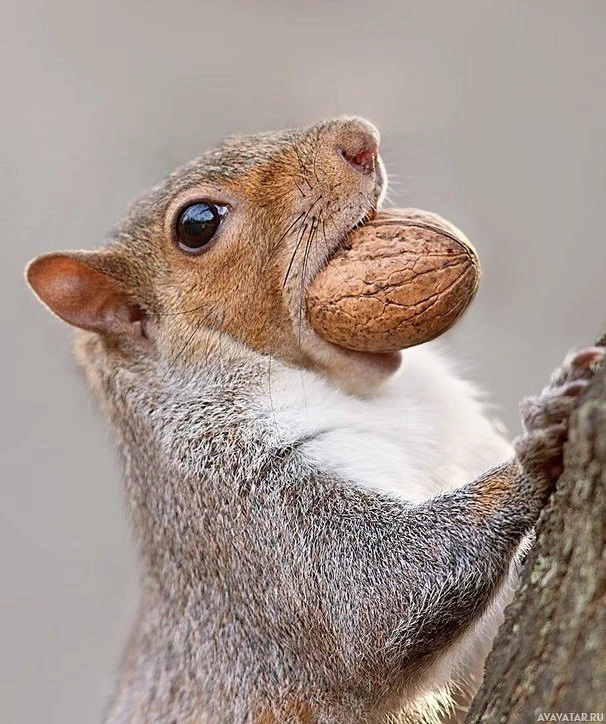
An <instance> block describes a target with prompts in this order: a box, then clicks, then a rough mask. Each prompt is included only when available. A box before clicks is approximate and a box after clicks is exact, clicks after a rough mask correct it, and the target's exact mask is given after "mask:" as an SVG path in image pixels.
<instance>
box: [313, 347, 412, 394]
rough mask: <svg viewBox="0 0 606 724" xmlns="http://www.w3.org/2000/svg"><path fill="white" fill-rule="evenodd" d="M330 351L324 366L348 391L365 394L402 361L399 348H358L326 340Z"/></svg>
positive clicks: (391, 373)
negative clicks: (351, 348) (395, 349)
mask: <svg viewBox="0 0 606 724" xmlns="http://www.w3.org/2000/svg"><path fill="white" fill-rule="evenodd" d="M325 344H327V345H328V346H329V348H332V349H331V351H332V354H331V355H330V358H332V359H330V360H329V361H328V364H325V369H326V371H327V372H328V374H329V376H330V377H331V378H332V379H334V380H335V381H336V382H338V383H339V384H340V385H341V386H342V387H344V388H346V389H347V390H348V391H349V392H353V393H355V394H362V395H363V394H365V393H368V392H370V391H372V390H373V389H374V388H376V387H378V386H379V385H381V384H382V383H383V382H385V381H386V380H387V379H388V378H389V377H391V376H392V375H393V374H395V373H396V372H397V371H398V369H399V368H400V365H401V363H402V353H401V352H384V353H378V352H357V351H354V350H349V349H345V348H344V347H339V346H338V345H335V344H332V343H330V342H326V343H325Z"/></svg>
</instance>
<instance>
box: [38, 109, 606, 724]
mask: <svg viewBox="0 0 606 724" xmlns="http://www.w3.org/2000/svg"><path fill="white" fill-rule="evenodd" d="M378 147H379V136H378V133H377V131H376V129H375V128H374V127H373V126H372V125H371V124H369V123H368V122H366V121H364V120H362V119H358V118H341V119H336V120H331V121H326V122H321V123H318V124H315V125H312V126H310V127H307V128H303V129H295V130H289V131H281V132H276V133H264V134H259V135H255V136H248V137H238V138H233V139H230V140H228V141H227V142H225V143H224V144H223V145H221V146H219V147H218V148H216V149H213V150H211V151H208V152H206V153H205V154H203V155H202V156H200V157H199V158H197V159H196V160H194V161H192V162H191V163H189V164H188V165H186V166H184V167H183V168H180V169H178V170H176V171H175V172H174V173H172V174H171V175H170V176H169V177H168V178H167V179H166V180H165V181H164V182H163V183H161V184H160V185H158V186H156V187H155V188H153V189H152V190H151V191H150V192H149V193H147V194H146V195H145V196H143V197H142V198H140V199H139V200H137V201H136V202H134V204H133V205H132V206H131V208H130V210H129V213H128V215H127V216H126V218H125V219H124V221H122V223H121V224H120V225H119V226H118V227H117V229H116V230H115V233H114V234H113V237H112V238H111V239H110V240H109V242H108V244H107V246H105V247H104V248H101V249H99V250H96V251H74V252H61V253H53V254H48V255H45V256H42V257H39V258H37V259H35V260H34V261H33V262H31V263H30V265H29V267H28V269H27V278H28V281H29V283H30V284H31V286H32V288H33V289H34V291H35V292H36V293H37V295H38V296H39V297H40V299H41V300H42V301H43V302H44V303H45V304H46V305H47V306H48V307H49V308H50V309H51V310H52V311H53V312H54V313H55V314H57V315H58V316H59V317H61V318H62V319H64V320H65V321H66V322H69V323H70V324H72V325H74V326H76V327H77V328H79V329H80V330H82V331H80V333H79V334H78V338H77V343H76V355H77V359H78V361H79V363H80V364H81V365H82V367H83V368H84V370H85V371H86V375H87V378H88V380H89V382H90V384H91V386H92V388H93V389H94V391H95V393H96V395H97V397H98V399H99V400H100V402H101V404H102V407H103V409H104V410H105V412H106V414H107V415H108V416H109V418H110V420H111V422H112V424H113V427H114V429H115V433H116V437H117V442H118V447H119V450H120V455H121V457H122V460H123V462H124V471H125V488H126V497H127V501H128V506H129V508H130V512H131V515H132V520H133V524H134V528H135V531H136V535H137V539H138V543H139V547H140V565H141V575H142V578H141V586H142V596H141V602H140V607H139V613H138V618H137V622H136V625H135V628H134V630H133V632H132V635H131V638H130V641H129V643H128V646H127V649H126V652H125V655H124V659H123V662H122V666H121V673H120V675H119V678H118V681H117V684H116V689H115V693H114V695H113V698H112V701H111V703H110V704H109V707H108V711H107V721H108V722H129V723H139V722H146V723H149V722H186V723H189V722H196V723H213V724H214V723H217V724H220V723H222V722H228V723H232V722H233V723H234V724H239V723H244V722H255V723H257V722H258V723H262V724H272V723H274V722H275V723H277V722H302V723H307V724H311V723H312V722H313V723H315V722H318V723H324V724H329V723H341V722H343V723H349V722H425V721H427V722H432V721H442V720H452V719H454V718H456V717H457V716H460V712H459V713H457V712H454V713H453V701H459V700H460V701H459V703H461V702H463V704H464V702H465V701H466V698H468V696H470V695H471V694H472V693H473V691H474V689H475V687H476V686H477V684H478V681H479V678H480V677H481V672H482V666H483V661H484V658H485V656H486V653H487V651H488V649H489V648H490V643H491V639H492V637H493V636H494V633H495V631H496V627H497V626H498V622H499V619H500V614H501V611H502V608H503V606H504V605H505V603H506V602H507V600H508V599H509V597H510V596H511V591H512V587H513V585H514V582H515V576H516V565H517V563H516V561H517V559H518V557H519V554H520V552H521V551H522V550H523V549H524V546H525V545H527V541H528V538H527V536H528V534H529V533H530V532H531V530H532V528H533V526H534V524H535V522H536V520H537V518H538V516H539V513H540V511H541V509H542V507H543V506H544V504H545V501H546V500H547V498H548V496H549V494H550V492H551V490H552V489H553V486H554V484H555V481H556V479H557V477H558V475H559V472H560V470H561V464H562V463H561V460H562V446H563V443H564V441H565V440H566V435H567V426H568V419H569V415H570V414H571V411H572V410H573V409H574V407H575V405H576V404H577V399H578V395H579V394H580V393H581V392H582V390H583V389H584V387H585V386H586V384H587V381H588V380H589V379H590V378H591V376H592V370H593V368H594V364H595V363H596V362H598V361H600V360H601V359H602V358H603V355H604V350H603V349H601V348H597V347H590V348H588V349H586V350H583V351H581V352H578V353H576V354H571V355H569V356H568V357H567V358H566V360H565V362H564V364H563V366H562V367H561V368H560V369H559V370H557V371H556V372H555V373H554V375H553V376H552V379H551V382H550V384H549V385H548V386H547V387H546V388H545V389H544V390H543V392H542V393H541V394H540V395H538V396H537V397H534V398H528V399H527V400H525V401H524V403H523V404H522V406H521V410H522V418H523V422H524V432H523V434H522V436H521V437H519V438H518V439H517V441H516V442H515V452H514V450H512V448H511V447H510V445H509V444H508V443H507V442H506V441H505V440H504V438H503V437H502V436H501V434H500V433H498V432H497V431H496V429H495V428H494V426H493V425H492V423H491V422H490V421H489V419H488V418H487V416H486V415H485V412H484V410H483V408H482V405H481V404H480V403H479V401H478V399H477V396H476V394H475V391H474V389H473V387H472V386H471V385H469V384H468V383H467V382H464V381H463V380H461V379H460V378H459V377H458V376H457V375H456V373H455V372H454V371H453V369H452V365H451V364H449V363H448V361H447V360H446V359H445V358H444V357H443V356H442V355H441V354H439V353H438V352H436V351H435V349H433V347H432V346H431V345H430V346H421V347H418V348H413V349H410V350H407V351H405V352H404V353H394V354H390V355H379V354H370V353H361V352H351V351H347V350H345V349H342V348H339V347H337V346H334V345H332V344H329V343H328V342H325V341H323V340H322V339H320V338H319V337H318V336H317V335H316V334H315V333H314V332H313V331H312V329H311V327H310V326H309V325H308V323H307V321H306V319H305V314H304V313H303V311H302V310H303V308H304V298H305V291H306V289H307V287H308V286H309V284H310V282H311V281H312V280H313V279H314V277H315V276H316V275H317V273H318V272H319V271H320V270H321V269H322V268H323V266H324V265H325V264H326V262H327V260H328V259H329V258H330V257H331V255H332V254H334V253H335V251H336V250H337V249H338V248H339V245H340V244H341V243H342V241H343V239H344V237H345V236H346V234H347V233H348V232H349V231H350V230H351V229H353V228H354V227H356V226H357V225H358V224H360V223H362V222H363V221H364V220H365V219H367V218H369V216H370V215H372V213H373V211H374V210H375V209H376V208H377V207H379V206H380V204H381V203H382V200H383V197H384V194H385V188H386V183H387V181H386V176H385V171H384V168H383V165H382V163H381V161H380V157H379V156H378ZM463 704H461V706H463Z"/></svg>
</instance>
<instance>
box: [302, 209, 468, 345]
mask: <svg viewBox="0 0 606 724" xmlns="http://www.w3.org/2000/svg"><path fill="white" fill-rule="evenodd" d="M479 280H480V266H479V261H478V257H477V254H476V252H475V250H474V248H473V247H472V246H471V244H470V243H469V241H468V240H467V239H466V238H465V236H464V235H463V234H462V233H461V232H460V231H459V230H458V229H457V228H455V227H454V226H452V224H450V223H449V222H447V221H446V220H445V219H442V218H441V217H439V216H437V215H436V214H432V213H429V212H426V211H419V210H418V209H390V210H388V211H383V212H379V213H377V214H376V216H375V217H374V218H373V219H372V221H369V222H368V223H366V224H365V225H364V226H362V227H360V228H359V229H357V230H356V231H353V232H352V233H351V234H349V236H348V237H347V239H346V241H345V242H344V244H343V246H342V248H341V249H339V251H338V252H337V254H336V255H335V256H334V258H333V259H331V260H330V262H329V263H328V264H327V266H326V267H325V268H324V269H323V270H322V271H321V272H320V273H319V274H318V276H317V277H316V279H315V280H314V281H313V283H312V284H311V286H310V288H309V290H308V293H307V312H308V316H309V320H310V323H311V326H312V327H313V329H314V330H315V331H316V333H317V334H318V335H320V336H321V337H322V338H323V339H325V340H327V341H328V342H332V343H334V344H337V345H339V346H341V347H345V348H347V349H351V350H357V351H360V352H393V351H395V350H399V349H404V348H406V347H412V346H413V345H417V344H421V343H423V342H428V341H429V340H431V339H434V338H435V337H437V336H439V335H440V334H442V333H444V332H445V331H446V330H447V329H449V328H450V327H451V326H452V325H453V324H454V323H455V322H456V320H457V319H458V318H459V317H460V316H461V314H462V313H463V312H464V311H465V309H466V308H467V307H468V305H469V303H470V302H471V300H472V299H473V297H474V295H475V293H476V290H477V288H478V283H479Z"/></svg>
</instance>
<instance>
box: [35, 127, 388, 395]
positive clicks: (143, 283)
mask: <svg viewBox="0 0 606 724" xmlns="http://www.w3.org/2000/svg"><path fill="white" fill-rule="evenodd" d="M378 143H379V137H378V133H377V131H376V129H375V128H374V127H373V126H372V125H370V124H369V123H367V122H366V121H363V120H361V119H355V118H350V119H339V120H333V121H327V122H322V123H318V124H316V125H313V126H310V127H308V128H305V129H297V130H291V131H282V132H278V133H267V134H259V135H255V136H245V137H238V138H233V139H230V140H228V141H227V142H226V143H224V144H223V145H222V146H219V147H218V148H216V149H213V150H211V151H208V152H207V153H205V154H204V155H202V156H200V157H199V158H197V159H196V160H194V161H192V162H191V163H190V164H188V165H186V166H184V167H182V168H180V169H178V170H176V171H175V172H173V173H172V174H171V175H170V176H169V177H168V179H166V181H164V182H163V183H162V184H160V185H159V186H157V187H155V188H154V189H152V190H151V191H150V192H149V193H148V194H146V195H145V196H143V197H142V198H141V199H139V200H138V201H136V202H135V203H134V204H133V205H132V207H131V209H130V211H129V213H128V215H127V217H126V219H125V220H124V221H123V222H122V223H121V225H120V226H119V227H118V229H117V231H116V233H115V235H114V238H113V239H112V241H111V243H110V244H109V245H108V247H106V248H105V249H102V250H100V251H92V252H71V253H60V254H51V255H47V256H43V257H39V258H38V259H36V260H34V261H33V262H32V263H31V264H30V266H29V268H28V272H27V276H28V280H29V282H30V284H31V285H32V287H33V288H34V290H35V291H36V293H37V294H38V295H39V296H40V298H41V299H42V301H43V302H45V303H46V304H47V305H48V306H49V307H50V308H51V309H52V310H53V311H54V312H55V313H56V314H58V315H59V316H60V317H62V318H63V319H65V320H66V321H68V322H70V323H72V324H74V325H76V326H77V327H81V328H84V329H87V330H91V331H93V332H96V333H98V334H99V336H100V339H101V340H102V341H103V344H105V346H106V348H107V349H108V350H111V351H112V353H115V354H117V355H119V357H120V359H121V360H122V361H124V362H125V363H128V360H129V359H132V358H133V357H134V358H137V357H140V355H141V354H145V355H147V356H156V357H158V358H159V359H162V360H164V361H168V362H169V363H170V364H177V363H178V362H179V361H180V362H186V361H189V362H190V363H195V361H196V360H198V359H202V358H206V357H207V356H208V355H212V354H213V350H217V349H218V348H220V349H221V354H222V355H225V354H228V355H232V356H233V355H241V354H246V350H250V349H252V350H254V351H256V352H259V353H261V354H264V355H273V356H276V357H278V358H280V359H282V360H284V361H286V362H288V363H290V364H294V365H298V366H303V367H310V368H314V369H317V370H319V371H321V372H323V373H324V374H327V375H329V376H330V377H332V378H333V379H335V380H337V381H338V382H339V383H340V384H342V385H344V386H345V387H346V388H348V389H350V390H355V391H363V390H365V389H368V387H369V386H370V387H371V386H373V384H375V383H377V382H379V381H380V380H381V379H383V378H384V376H385V375H386V374H388V373H389V372H391V371H393V370H394V369H395V368H396V367H397V365H398V363H399V356H398V355H397V354H395V355H391V356H390V355H370V354H363V353H355V352H348V351H345V350H343V349H340V348H339V347H336V346H334V345H331V344H329V343H327V342H325V341H323V340H322V339H320V338H319V337H318V336H317V335H316V334H315V333H314V332H313V330H312V329H311V328H310V326H309V325H308V323H307V320H306V318H305V292H306V289H307V287H308V286H309V284H310V282H311V281H312V280H313V279H314V277H315V276H316V275H317V273H318V272H319V271H320V269H322V267H323V266H324V265H325V264H326V262H327V261H328V260H329V258H330V257H331V256H332V255H333V254H334V253H335V251H336V250H337V249H338V247H339V246H340V244H341V243H342V241H343V239H344V238H345V236H346V235H347V233H348V232H349V231H350V230H351V229H352V228H354V227H355V226H356V225H358V224H359V223H360V222H362V221H363V220H364V219H366V218H368V216H369V215H371V214H372V213H373V211H374V210H375V209H376V207H377V205H378V203H379V202H380V199H381V195H382V191H383V188H384V185H385V175H384V171H383V167H382V164H381V162H380V160H379V158H378V156H377V155H376V150H377V149H378ZM200 201H211V202H213V203H215V204H219V205H222V206H224V207H226V208H227V213H226V215H225V216H224V217H223V219H222V221H221V225H220V227H219V230H218V231H217V233H216V234H215V236H214V237H213V240H212V242H211V243H210V244H208V246H207V247H205V248H204V249H203V250H202V251H201V252H200V253H196V254H192V253H190V252H187V251H183V250H182V249H181V248H180V247H179V244H178V243H177V239H176V223H177V219H178V218H179V215H180V214H181V213H182V212H183V210H184V209H185V208H186V207H187V206H189V205H190V204H192V203H196V202H200ZM226 350H227V351H226Z"/></svg>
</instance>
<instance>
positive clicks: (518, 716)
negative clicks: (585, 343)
mask: <svg viewBox="0 0 606 724" xmlns="http://www.w3.org/2000/svg"><path fill="white" fill-rule="evenodd" d="M605 340H606V335H605V337H604V338H603V339H602V340H601V344H604V342H605ZM605 712H606V365H603V368H602V369H601V370H599V371H598V373H597V374H596V376H595V379H594V380H593V381H592V383H591V385H590V386H589V389H588V390H587V391H586V393H585V395H584V397H583V398H582V399H581V402H580V405H579V408H578V410H577V412H576V413H575V415H574V416H573V418H572V420H571V429H570V436H569V442H568V444H567V446H566V450H565V456H564V473H563V475H562V476H561V478H560V480H559V481H558V484H557V487H556V492H555V494H554V495H553V496H552V499H551V501H550V502H549V504H548V505H547V507H546V508H545V510H544V511H543V513H542V515H541V519H540V521H539V523H538V526H537V542H536V544H535V546H534V547H533V549H532V551H531V552H530V554H529V556H528V560H527V561H526V564H525V566H524V570H523V573H522V576H521V581H520V586H519V588H518V590H517V593H516V596H515V599H514V601H513V603H512V604H511V605H510V606H509V607H508V608H507V610H506V612H505V622H504V623H503V626H502V627H501V629H500V631H499V634H498V636H497V639H496V641H495V645H494V648H493V651H492V653H491V654H490V656H489V658H488V661H487V663H486V674H485V677H484V682H483V684H482V687H481V689H480V691H479V692H478V694H477V696H476V697H475V699H474V701H473V704H472V706H471V709H470V711H469V714H468V715H467V718H466V719H465V722H466V724H477V723H478V722H494V723H495V724H497V723H499V724H500V723H501V722H515V724H518V723H519V724H526V722H534V721H603V720H604V719H603V718H602V717H604V714H605ZM592 713H593V714H594V715H595V714H597V715H598V716H597V717H596V716H594V717H593V718H591V714H592ZM550 714H560V717H555V716H551V717H550ZM565 714H567V715H568V717H567V718H566V717H565V716H564V715H565ZM576 714H578V715H582V714H586V717H585V718H583V717H582V716H578V717H577V716H575V715H576Z"/></svg>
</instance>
